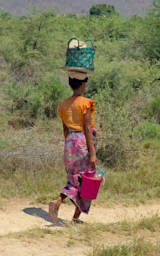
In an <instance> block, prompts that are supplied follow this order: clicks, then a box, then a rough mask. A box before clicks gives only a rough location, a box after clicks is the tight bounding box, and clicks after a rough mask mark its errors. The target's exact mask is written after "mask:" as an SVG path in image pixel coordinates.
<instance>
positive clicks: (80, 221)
mask: <svg viewBox="0 0 160 256" xmlns="http://www.w3.org/2000/svg"><path fill="white" fill-rule="evenodd" d="M72 224H84V222H83V221H82V220H80V219H75V218H73V219H72Z"/></svg>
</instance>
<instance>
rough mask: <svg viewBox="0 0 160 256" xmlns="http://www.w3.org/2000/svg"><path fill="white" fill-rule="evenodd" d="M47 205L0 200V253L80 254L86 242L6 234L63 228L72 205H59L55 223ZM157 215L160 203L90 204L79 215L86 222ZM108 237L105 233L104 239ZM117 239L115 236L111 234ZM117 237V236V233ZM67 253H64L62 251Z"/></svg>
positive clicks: (3, 255) (28, 255)
mask: <svg viewBox="0 0 160 256" xmlns="http://www.w3.org/2000/svg"><path fill="white" fill-rule="evenodd" d="M47 211H48V207H47V205H41V204H36V205H35V204H32V203H30V202H29V201H27V200H17V199H16V200H14V199H13V200H12V201H3V202H1V201H0V236H1V239H0V256H11V255H16V256H32V255H33V256H42V255H43V256H44V255H45V256H50V255H52V256H54V255H55V256H58V255H61V256H63V255H75V254H76V252H78V255H79V256H81V255H84V252H86V251H87V250H88V247H87V246H81V245H80V244H79V245H78V244H75V245H74V246H69V245H67V241H66V239H63V237H62V238H61V239H58V238H56V237H55V236H54V238H53V237H52V238H51V237H50V238H47V237H45V238H43V239H38V240H36V241H35V240H34V242H32V241H28V240H27V241H25V239H24V241H19V240H18V239H16V238H10V237H9V236H8V237H6V235H8V234H10V233H15V232H23V231H27V230H30V229H33V228H49V229H51V230H52V231H55V230H57V229H60V230H62V229H63V223H64V222H65V223H69V222H70V219H71V216H72V214H73V211H74V208H73V206H72V205H66V204H64V205H62V207H61V209H60V212H59V223H58V225H56V226H55V225H54V224H53V223H52V222H51V220H50V219H49V217H48V213H47ZM155 214H157V215H159V216H160V204H159V203H156V204H151V205H142V206H139V207H122V206H115V207H114V208H102V207H94V206H93V207H92V209H91V212H90V214H89V215H83V216H82V218H81V219H82V220H84V221H86V222H87V223H106V224H107V223H114V222H118V221H123V220H127V221H129V220H134V221H136V220H139V219H141V218H144V217H151V216H153V215H155ZM109 239H110V240H111V241H112V238H111V237H110V238H109V237H108V240H109ZM115 239H117V238H115ZM119 239H120V237H119ZM66 253H67V254H66Z"/></svg>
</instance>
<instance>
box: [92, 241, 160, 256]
mask: <svg viewBox="0 0 160 256" xmlns="http://www.w3.org/2000/svg"><path fill="white" fill-rule="evenodd" d="M159 254H160V246H159V245H158V244H157V245H153V244H152V243H150V242H148V241H144V240H143V239H139V240H135V241H133V242H132V243H131V244H126V245H118V246H114V247H108V246H104V248H100V249H94V250H93V253H91V254H88V255H89V256H159Z"/></svg>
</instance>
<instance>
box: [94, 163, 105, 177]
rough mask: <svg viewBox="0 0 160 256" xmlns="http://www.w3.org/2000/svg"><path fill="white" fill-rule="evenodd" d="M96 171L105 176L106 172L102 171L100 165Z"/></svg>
mask: <svg viewBox="0 0 160 256" xmlns="http://www.w3.org/2000/svg"><path fill="white" fill-rule="evenodd" d="M96 169H97V170H98V171H99V173H100V174H101V175H104V171H102V170H101V168H100V167H99V166H98V165H97V166H96Z"/></svg>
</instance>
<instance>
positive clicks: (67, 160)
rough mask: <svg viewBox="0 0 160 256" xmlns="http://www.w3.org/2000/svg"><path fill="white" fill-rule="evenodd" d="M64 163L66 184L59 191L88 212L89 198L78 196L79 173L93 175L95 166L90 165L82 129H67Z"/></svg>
mask: <svg viewBox="0 0 160 256" xmlns="http://www.w3.org/2000/svg"><path fill="white" fill-rule="evenodd" d="M64 165H65V169H66V172H67V184H66V186H65V187H64V188H63V189H62V191H61V193H62V194H64V195H66V196H67V197H69V198H70V199H71V201H72V202H73V203H74V204H75V205H76V206H78V208H79V209H80V211H81V212H84V213H87V214H88V212H89V209H90V206H91V200H87V199H84V198H81V197H80V175H81V174H82V173H89V174H92V175H94V173H95V171H96V170H95V168H93V167H91V165H90V161H89V152H88V148H87V145H86V138H85V134H84V131H76V130H69V134H68V136H67V138H66V139H65V147H64Z"/></svg>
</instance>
